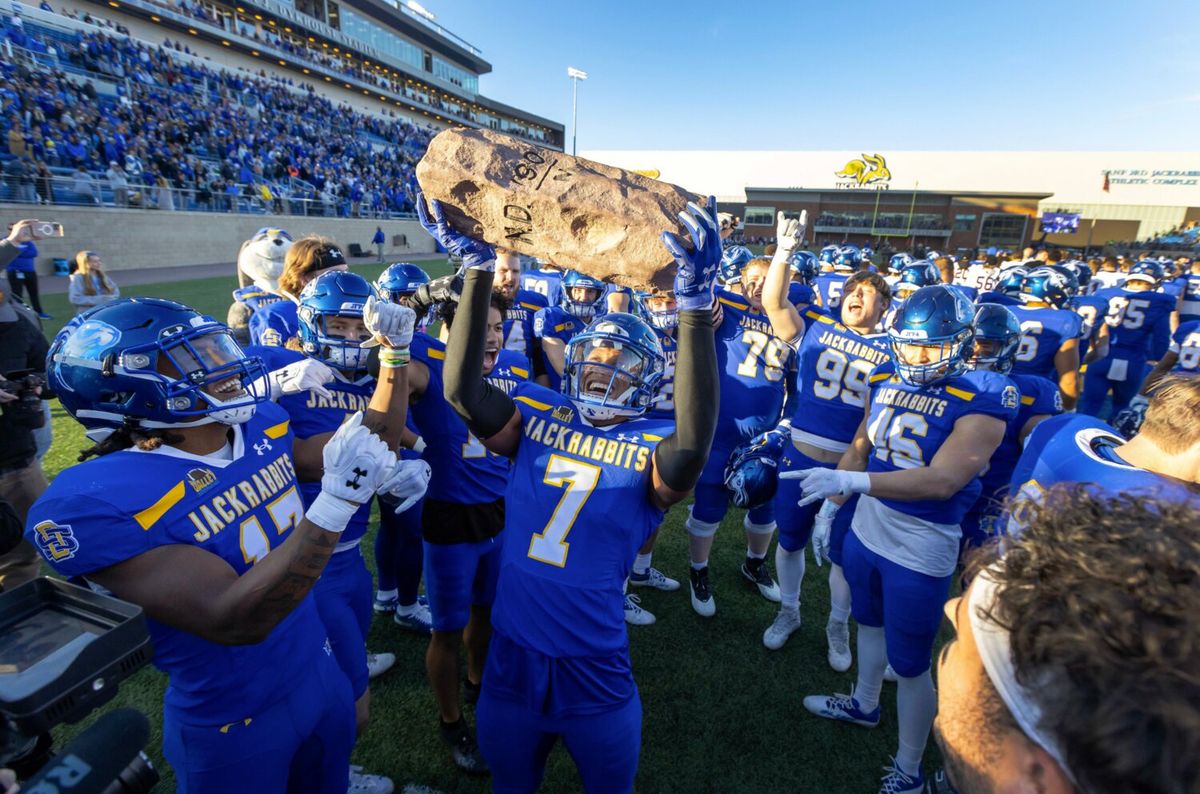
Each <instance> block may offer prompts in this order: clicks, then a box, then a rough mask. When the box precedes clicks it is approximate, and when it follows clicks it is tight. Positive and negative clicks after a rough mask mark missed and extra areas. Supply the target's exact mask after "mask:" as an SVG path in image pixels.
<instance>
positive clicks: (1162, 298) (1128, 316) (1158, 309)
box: [1096, 287, 1175, 360]
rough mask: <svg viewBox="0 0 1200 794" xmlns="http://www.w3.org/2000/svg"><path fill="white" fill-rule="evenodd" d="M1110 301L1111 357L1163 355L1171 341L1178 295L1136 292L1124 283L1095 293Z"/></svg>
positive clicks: (1106, 321) (1155, 357)
mask: <svg viewBox="0 0 1200 794" xmlns="http://www.w3.org/2000/svg"><path fill="white" fill-rule="evenodd" d="M1096 297H1098V298H1102V299H1103V300H1105V301H1107V303H1108V312H1107V314H1106V315H1105V318H1104V322H1105V323H1106V324H1107V325H1108V346H1109V354H1108V357H1109V358H1121V359H1126V360H1139V359H1140V360H1144V359H1146V358H1147V357H1150V358H1153V359H1157V358H1160V357H1161V356H1162V353H1163V352H1164V351H1165V350H1166V347H1167V344H1168V343H1169V336H1170V328H1171V326H1170V322H1171V313H1172V312H1173V311H1175V299H1174V298H1172V297H1171V296H1169V295H1166V294H1164V293H1161V292H1148V291H1142V292H1136V291H1134V290H1127V289H1124V288H1121V287H1113V288H1111V289H1103V290H1100V291H1099V292H1097V293H1096Z"/></svg>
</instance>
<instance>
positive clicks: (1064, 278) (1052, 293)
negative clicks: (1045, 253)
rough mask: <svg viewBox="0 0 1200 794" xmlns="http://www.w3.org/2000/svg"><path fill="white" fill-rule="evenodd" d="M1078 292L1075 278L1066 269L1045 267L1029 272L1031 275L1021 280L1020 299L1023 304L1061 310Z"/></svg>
mask: <svg viewBox="0 0 1200 794" xmlns="http://www.w3.org/2000/svg"><path fill="white" fill-rule="evenodd" d="M1078 291H1079V286H1078V284H1077V283H1076V281H1075V277H1074V276H1073V275H1071V273H1070V271H1068V270H1067V269H1066V268H1054V267H1049V266H1047V265H1043V266H1042V267H1039V268H1036V269H1035V270H1031V271H1029V275H1027V276H1025V278H1023V279H1022V280H1021V292H1020V294H1019V295H1018V297H1019V298H1020V299H1021V301H1022V302H1023V303H1045V304H1047V305H1049V306H1053V307H1054V308H1056V309H1061V308H1063V307H1065V306H1066V305H1067V304H1068V303H1069V302H1070V300H1071V296H1072V295H1074V294H1075V293H1076V292H1078Z"/></svg>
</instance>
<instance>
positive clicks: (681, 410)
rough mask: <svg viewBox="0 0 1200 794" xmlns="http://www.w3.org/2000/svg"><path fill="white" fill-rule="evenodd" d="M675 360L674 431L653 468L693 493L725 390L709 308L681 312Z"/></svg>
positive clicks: (666, 480) (665, 480)
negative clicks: (723, 388) (720, 379)
mask: <svg viewBox="0 0 1200 794" xmlns="http://www.w3.org/2000/svg"><path fill="white" fill-rule="evenodd" d="M675 333H676V335H677V336H678V337H679V354H678V358H677V359H676V362H675V432H674V433H673V434H671V435H670V436H668V437H667V438H665V439H664V440H663V441H662V442H661V443H659V445H658V448H657V449H656V450H655V452H654V465H655V467H656V469H657V471H658V476H659V477H660V478H661V479H662V481H663V483H665V484H666V486H667V487H668V488H670V489H671V490H673V491H680V492H683V491H690V490H691V489H692V488H693V487H694V486H695V485H696V481H697V480H699V479H700V472H701V470H702V469H703V468H704V464H705V462H706V461H707V460H708V452H709V449H710V448H711V447H712V440H713V433H714V432H715V431H716V429H717V411H718V410H719V408H720V403H719V401H720V398H721V390H720V386H719V384H718V378H717V348H716V343H715V341H714V337H713V319H712V311H711V310H710V309H703V310H693V311H681V312H680V313H679V328H678V330H677V331H676V332H675Z"/></svg>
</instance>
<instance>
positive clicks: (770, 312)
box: [762, 210, 808, 344]
mask: <svg viewBox="0 0 1200 794" xmlns="http://www.w3.org/2000/svg"><path fill="white" fill-rule="evenodd" d="M807 224H808V210H804V211H802V212H801V213H800V219H799V220H795V219H792V218H785V217H784V215H783V212H782V211H780V213H779V222H778V226H777V229H776V235H775V246H776V247H775V255H774V256H773V257H771V267H770V268H768V270H767V280H766V282H765V283H764V284H763V291H762V304H763V308H764V309H766V311H767V319H768V320H770V321H771V328H772V329H773V330H774V331H775V335H776V336H778V337H779V338H780V339H782V340H784V341H786V342H788V343H790V344H798V343H799V340H800V337H802V336H803V335H804V319H803V318H802V317H801V316H800V312H799V311H797V309H796V307H795V306H793V305H792V302H791V301H789V300H788V286H789V285H790V284H791V281H792V268H791V263H790V260H791V258H792V254H794V253H795V252H796V250H797V249H798V248H799V247H800V244H801V243H802V242H803V241H804V231H805V227H806V226H807Z"/></svg>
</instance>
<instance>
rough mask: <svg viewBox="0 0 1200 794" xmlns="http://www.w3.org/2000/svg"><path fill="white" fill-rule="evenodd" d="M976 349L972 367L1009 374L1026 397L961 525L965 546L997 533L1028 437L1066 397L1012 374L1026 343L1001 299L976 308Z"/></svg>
mask: <svg viewBox="0 0 1200 794" xmlns="http://www.w3.org/2000/svg"><path fill="white" fill-rule="evenodd" d="M974 327H975V350H974V352H973V353H972V354H971V359H970V362H969V364H970V367H971V369H974V370H986V371H988V372H998V373H1000V374H1001V375H1007V376H1008V378H1009V380H1011V381H1012V382H1013V383H1014V384H1016V387H1017V390H1018V391H1019V392H1020V395H1021V403H1020V407H1019V408H1018V409H1017V413H1016V416H1014V417H1013V419H1012V421H1010V422H1009V423H1008V427H1007V428H1006V429H1005V431H1004V440H1003V441H1001V442H1000V446H999V447H997V448H996V452H995V454H993V455H992V459H991V460H990V461H989V462H988V467H987V470H986V471H985V472H984V473H983V474H982V475H981V476H980V484H981V485H982V488H983V490H982V492H981V493H980V494H979V499H978V500H977V501H976V502H975V504H974V505H972V506H971V509H970V510H968V511H967V515H966V516H965V517H964V518H963V523H962V530H963V536H962V545H963V548H964V549H967V548H977V547H979V546H981V545H983V543H984V542H985V541H986V540H987V539H988V538H989V537H992V536H994V535H996V534H997V532H998V526H997V519H998V518H999V517H1000V513H1001V509H1002V506H1003V502H1004V499H1005V498H1006V497H1007V496H1008V487H1009V481H1010V480H1011V479H1012V474H1013V470H1014V469H1015V468H1016V466H1017V459H1018V458H1019V457H1020V456H1021V448H1022V447H1023V446H1024V444H1025V439H1026V438H1028V437H1029V434H1030V433H1031V432H1033V429H1034V428H1035V427H1037V426H1038V425H1039V424H1041V423H1042V422H1044V421H1045V420H1047V419H1049V418H1050V417H1051V416H1056V415H1058V414H1060V413H1062V410H1063V408H1062V395H1060V394H1059V393H1058V387H1057V386H1055V385H1054V384H1053V383H1051V382H1050V381H1048V380H1046V379H1045V378H1041V377H1038V376H1037V375H1018V374H1015V373H1013V371H1012V368H1013V364H1014V363H1015V362H1016V358H1017V348H1018V347H1019V346H1020V344H1021V324H1020V323H1019V322H1018V321H1017V318H1016V315H1014V314H1013V313H1012V312H1011V311H1009V310H1008V309H1007V308H1006V307H1004V306H1001V305H999V304H996V303H982V304H980V305H979V308H978V309H976V311H975V321H974Z"/></svg>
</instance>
